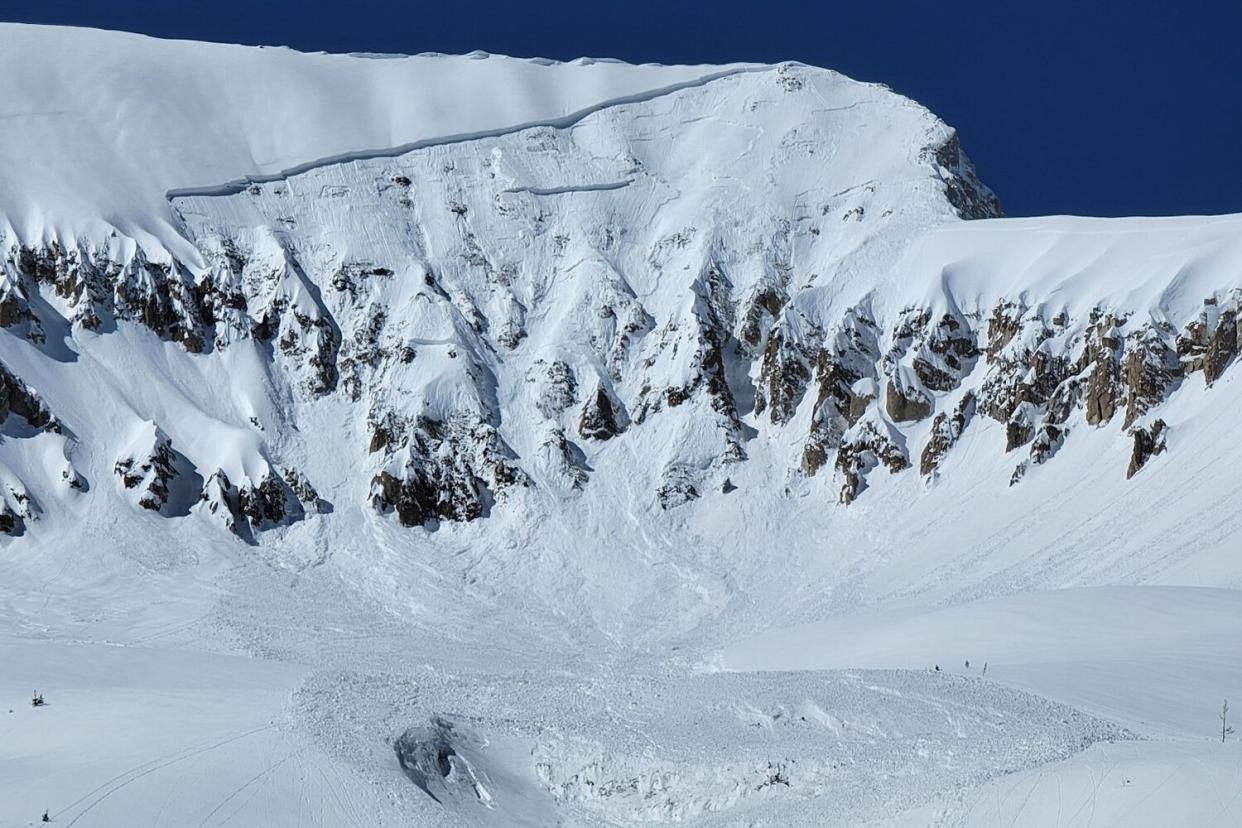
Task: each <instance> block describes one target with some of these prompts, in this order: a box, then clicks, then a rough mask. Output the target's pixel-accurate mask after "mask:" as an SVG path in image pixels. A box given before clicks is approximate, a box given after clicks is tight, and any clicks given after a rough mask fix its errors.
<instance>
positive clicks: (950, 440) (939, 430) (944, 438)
mask: <svg viewBox="0 0 1242 828" xmlns="http://www.w3.org/2000/svg"><path fill="white" fill-rule="evenodd" d="M974 416H975V395H974V393H973V392H970V391H967V392H966V394H965V396H963V397H962V399H961V400H960V401H959V402H958V404H957V406H956V407H954V409H953V413H952V415H950V414H946V413H945V412H943V411H942V412H940V413H939V414H937V415H936V419H934V420H933V421H932V427H931V437H929V438H928V440H927V446H926V447H924V449H923V455H922V457H921V458H920V460H919V474H921V475H923V476H924V477H926V476H927V475H929V474H931V473H933V472H934V471H936V470H937V469H939V468H940V464H941V463H942V462H943V461H944V456H945V455H946V454H948V453H949V449H951V448H953V446H954V445H956V443H957V441H958V439H960V438H961V436H962V432H963V431H965V430H966V426H968V425H970V421H971V419H972V418H974Z"/></svg>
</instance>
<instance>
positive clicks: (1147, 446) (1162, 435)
mask: <svg viewBox="0 0 1242 828" xmlns="http://www.w3.org/2000/svg"><path fill="white" fill-rule="evenodd" d="M1168 434H1169V428H1168V426H1167V425H1165V422H1164V420H1156V421H1155V422H1153V423H1152V424H1151V425H1150V426H1148V427H1146V428H1143V427H1141V426H1135V427H1134V428H1131V429H1130V435H1131V436H1132V437H1133V438H1134V450H1133V451H1132V452H1131V453H1130V467H1129V468H1128V469H1126V479H1129V478H1131V477H1134V475H1136V474H1138V472H1139V470H1140V469H1142V468H1143V466H1145V465H1147V461H1148V460H1150V459H1151V458H1153V457H1155V456H1156V455H1158V454H1163V453H1164V451H1165V448H1166V445H1165V441H1166V438H1167V437H1168Z"/></svg>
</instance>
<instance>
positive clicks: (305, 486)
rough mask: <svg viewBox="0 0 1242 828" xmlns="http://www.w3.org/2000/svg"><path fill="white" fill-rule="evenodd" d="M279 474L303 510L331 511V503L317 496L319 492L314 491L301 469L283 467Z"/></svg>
mask: <svg viewBox="0 0 1242 828" xmlns="http://www.w3.org/2000/svg"><path fill="white" fill-rule="evenodd" d="M281 476H282V477H283V478H284V480H285V484H286V485H287V486H288V487H289V491H291V492H292V493H293V496H294V497H295V498H297V500H298V503H299V504H301V506H302V508H303V510H304V511H306V512H317V513H320V514H322V513H325V512H328V511H331V504H329V503H328V502H327V501H326V500H324V499H323V498H321V497H320V496H319V492H317V491H315V487H314V486H312V485H311V482H310V480H308V479H307V477H306V475H305V474H303V473H302V472H301V471H299V470H298V469H285V471H284V474H283V475H281Z"/></svg>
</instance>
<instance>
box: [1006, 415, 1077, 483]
mask: <svg viewBox="0 0 1242 828" xmlns="http://www.w3.org/2000/svg"><path fill="white" fill-rule="evenodd" d="M1068 431H1069V429H1066V428H1063V427H1061V426H1057V425H1053V424H1051V423H1045V424H1044V425H1042V426H1040V427H1039V429H1038V430H1037V431H1036V433H1035V438H1034V439H1033V440H1032V441H1031V449H1030V455H1029V457H1028V458H1027V459H1026V460H1023V461H1022V462H1021V463H1019V464H1018V466H1017V468H1015V469H1014V470H1013V475H1012V476H1011V477H1010V478H1009V485H1010V486H1013V485H1015V484H1016V483H1017V482H1018V481H1020V480H1021V479H1022V478H1023V477H1024V476H1025V475H1026V472H1027V470H1028V469H1029V468H1030V467H1031V466H1038V465H1041V464H1043V463H1045V462H1047V460H1048V459H1049V458H1051V457H1052V456H1053V455H1054V454H1056V453H1057V451H1058V450H1059V449H1060V448H1061V446H1062V445H1064V444H1065V435H1066V433H1067V432H1068Z"/></svg>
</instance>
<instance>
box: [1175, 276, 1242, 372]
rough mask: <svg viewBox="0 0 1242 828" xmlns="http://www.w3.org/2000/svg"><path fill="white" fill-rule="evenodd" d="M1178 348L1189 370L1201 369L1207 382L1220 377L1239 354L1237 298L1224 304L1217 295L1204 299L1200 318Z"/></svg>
mask: <svg viewBox="0 0 1242 828" xmlns="http://www.w3.org/2000/svg"><path fill="white" fill-rule="evenodd" d="M1177 350H1178V354H1179V355H1180V356H1181V358H1182V362H1183V364H1184V365H1185V366H1186V370H1187V372H1188V373H1190V372H1194V371H1198V370H1202V371H1203V380H1204V382H1205V383H1207V384H1208V385H1211V384H1212V383H1214V382H1216V380H1218V379H1220V376H1221V374H1223V373H1224V372H1225V368H1226V367H1227V366H1228V365H1229V363H1230V362H1232V361H1233V358H1234V357H1235V356H1236V355H1237V353H1238V297H1237V296H1236V295H1235V296H1233V297H1231V298H1230V299H1229V300H1228V301H1227V302H1226V303H1225V304H1224V305H1222V304H1221V303H1220V301H1219V300H1217V299H1216V298H1215V297H1210V298H1208V299H1205V300H1204V302H1203V311H1202V313H1200V314H1199V319H1198V320H1197V321H1195V322H1192V323H1191V324H1190V325H1189V326H1187V328H1186V331H1185V332H1184V333H1183V335H1182V336H1181V337H1180V338H1179V339H1178V343H1177Z"/></svg>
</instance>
